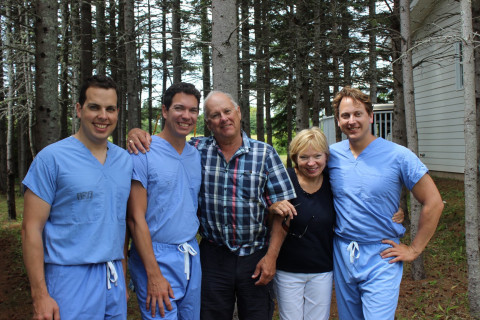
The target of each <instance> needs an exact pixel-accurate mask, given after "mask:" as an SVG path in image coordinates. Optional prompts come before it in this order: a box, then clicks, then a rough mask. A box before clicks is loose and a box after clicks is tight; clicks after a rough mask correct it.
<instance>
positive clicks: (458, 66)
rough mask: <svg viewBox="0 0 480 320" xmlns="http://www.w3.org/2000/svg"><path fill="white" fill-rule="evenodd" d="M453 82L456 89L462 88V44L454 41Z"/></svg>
mask: <svg viewBox="0 0 480 320" xmlns="http://www.w3.org/2000/svg"><path fill="white" fill-rule="evenodd" d="M454 46H455V83H456V86H457V90H460V89H463V45H462V42H460V41H459V42H455V44H454Z"/></svg>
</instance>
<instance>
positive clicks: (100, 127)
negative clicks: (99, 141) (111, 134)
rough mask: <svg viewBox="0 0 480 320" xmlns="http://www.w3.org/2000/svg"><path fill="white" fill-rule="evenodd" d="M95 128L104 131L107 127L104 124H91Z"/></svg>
mask: <svg viewBox="0 0 480 320" xmlns="http://www.w3.org/2000/svg"><path fill="white" fill-rule="evenodd" d="M93 125H94V126H95V127H97V128H99V129H105V128H106V127H107V125H106V124H98V123H94V124H93Z"/></svg>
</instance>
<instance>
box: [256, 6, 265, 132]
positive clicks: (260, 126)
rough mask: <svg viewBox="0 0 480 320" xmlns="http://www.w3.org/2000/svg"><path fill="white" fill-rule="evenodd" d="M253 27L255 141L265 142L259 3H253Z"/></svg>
mask: <svg viewBox="0 0 480 320" xmlns="http://www.w3.org/2000/svg"><path fill="white" fill-rule="evenodd" d="M254 3H255V4H254V18H255V22H254V27H255V60H256V61H257V66H256V71H255V73H256V76H257V115H256V120H257V132H256V133H257V140H259V141H265V121H264V110H263V109H264V107H265V83H264V82H265V71H264V56H263V34H262V6H261V3H260V1H255V2H254Z"/></svg>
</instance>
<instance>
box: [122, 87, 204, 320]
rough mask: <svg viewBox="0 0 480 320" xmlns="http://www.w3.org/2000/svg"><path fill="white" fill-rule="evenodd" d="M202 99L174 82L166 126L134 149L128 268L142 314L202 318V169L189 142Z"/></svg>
mask: <svg viewBox="0 0 480 320" xmlns="http://www.w3.org/2000/svg"><path fill="white" fill-rule="evenodd" d="M199 103H200V92H199V91H198V90H197V89H196V88H195V87H194V86H193V85H192V84H189V83H183V82H180V83H176V84H173V85H172V86H171V87H170V88H168V89H167V90H166V91H165V94H164V97H163V105H162V114H163V117H164V119H165V127H164V129H163V130H162V132H160V133H159V134H157V135H155V136H152V143H151V145H150V152H148V153H146V154H142V153H141V154H138V155H135V154H132V159H133V163H134V170H133V178H132V190H131V193H130V199H129V202H128V225H129V228H130V231H131V234H132V237H133V244H132V249H131V252H130V259H129V268H130V274H131V277H132V280H133V283H134V286H135V291H136V293H137V298H138V302H139V306H140V311H141V313H142V318H143V319H158V318H160V317H162V318H163V319H189V320H195V319H197V320H198V319H200V287H201V277H202V274H201V267H200V256H199V255H197V253H198V252H199V249H198V242H197V240H196V238H195V235H196V234H197V230H198V226H199V222H198V218H197V209H198V192H199V190H200V183H201V181H202V176H201V172H202V170H201V167H200V154H199V153H198V151H197V150H196V149H195V148H194V147H193V146H191V145H189V144H187V143H186V136H187V135H188V134H189V133H190V132H191V131H192V130H193V129H194V127H195V125H196V123H197V117H198V113H199ZM165 309H166V310H165Z"/></svg>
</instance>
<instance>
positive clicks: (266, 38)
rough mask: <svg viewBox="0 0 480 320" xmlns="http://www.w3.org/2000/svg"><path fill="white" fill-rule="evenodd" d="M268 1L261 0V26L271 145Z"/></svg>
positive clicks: (268, 128) (268, 131)
mask: <svg viewBox="0 0 480 320" xmlns="http://www.w3.org/2000/svg"><path fill="white" fill-rule="evenodd" d="M268 9H269V8H268V2H267V1H262V21H263V23H262V26H263V43H264V44H263V57H264V61H265V63H264V67H265V79H264V83H265V87H264V88H265V129H266V133H267V143H268V144H269V145H271V146H273V129H272V117H271V101H270V91H271V85H270V42H271V40H270V25H269V21H271V20H270V13H269V10H268Z"/></svg>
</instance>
